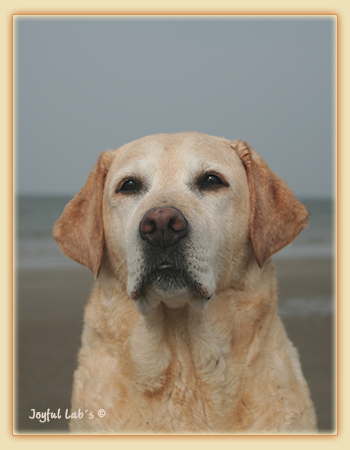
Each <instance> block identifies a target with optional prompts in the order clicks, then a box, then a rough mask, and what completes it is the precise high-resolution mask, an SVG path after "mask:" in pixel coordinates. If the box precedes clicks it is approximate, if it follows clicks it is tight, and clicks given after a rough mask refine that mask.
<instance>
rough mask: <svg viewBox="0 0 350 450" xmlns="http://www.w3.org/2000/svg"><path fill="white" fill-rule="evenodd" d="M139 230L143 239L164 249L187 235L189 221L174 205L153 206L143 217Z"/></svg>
mask: <svg viewBox="0 0 350 450" xmlns="http://www.w3.org/2000/svg"><path fill="white" fill-rule="evenodd" d="M139 231H140V236H141V238H142V239H144V240H145V241H147V242H148V243H149V244H151V245H155V246H157V247H161V248H162V249H163V250H164V249H165V248H167V247H169V245H173V244H176V243H177V242H178V241H180V240H181V239H183V238H184V237H186V236H187V234H188V223H187V220H186V219H185V217H184V215H183V214H182V213H181V212H180V211H179V210H178V209H176V208H173V207H172V206H170V207H164V208H152V209H150V210H149V211H147V212H146V214H145V215H144V216H143V217H142V220H141V222H140V226H139Z"/></svg>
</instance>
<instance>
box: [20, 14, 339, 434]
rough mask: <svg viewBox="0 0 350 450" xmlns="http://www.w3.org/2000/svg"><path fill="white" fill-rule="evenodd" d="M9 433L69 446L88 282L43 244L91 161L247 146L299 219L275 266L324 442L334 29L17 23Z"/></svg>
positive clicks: (273, 20) (330, 378) (271, 23)
mask: <svg viewBox="0 0 350 450" xmlns="http://www.w3.org/2000/svg"><path fill="white" fill-rule="evenodd" d="M13 31H14V59H13V62H14V98H15V102H14V144H15V174H14V178H15V249H14V255H15V272H14V273H15V280H14V288H15V301H14V317H15V324H14V329H15V346H14V361H15V368H14V388H15V389H14V390H15V393H14V394H15V398H14V408H13V409H14V426H15V431H16V432H18V433H45V432H57V431H60V432H67V430H68V427H67V421H66V420H65V419H64V417H62V418H61V419H60V420H51V421H50V422H46V423H40V422H39V421H37V420H31V419H30V418H29V417H30V416H31V415H32V410H35V411H41V412H44V411H47V409H48V408H50V411H53V412H57V410H58V409H60V410H61V414H62V415H63V416H64V412H65V410H66V409H69V407H70V397H71V386H72V377H73V372H74V369H75V367H76V364H77V363H76V359H77V353H78V350H79V347H80V335H81V331H82V325H83V312H84V305H85V303H86V302H87V299H88V297H89V293H90V291H91V286H92V282H93V277H92V275H91V274H90V272H89V271H88V270H87V269H86V268H83V267H81V266H79V265H78V264H76V263H74V262H72V261H70V260H69V259H68V258H66V257H65V256H63V255H62V254H61V253H60V250H59V249H58V247H57V246H56V244H55V243H54V241H53V238H52V235H51V232H52V226H53V224H54V222H55V221H56V220H57V219H58V218H59V216H60V214H61V212H62V210H63V208H64V206H65V205H66V203H67V202H68V201H69V200H70V199H71V198H72V197H73V196H74V195H75V194H76V193H77V192H78V190H79V189H80V188H81V186H82V185H83V184H84V182H85V180H86V178H87V175H88V173H89V172H90V170H91V169H92V167H93V165H94V164H95V163H96V161H97V158H98V154H99V153H100V152H103V151H105V150H108V149H109V148H110V149H114V148H118V147H119V146H121V145H123V144H125V143H127V142H130V141H132V140H135V139H138V138H140V137H143V136H146V135H149V134H155V133H176V132H181V131H198V132H202V133H206V134H211V135H214V136H223V137H225V138H227V139H242V140H245V141H247V142H248V143H249V145H250V146H251V147H252V148H254V149H256V150H257V151H258V152H259V153H260V155H261V156H262V157H263V158H264V160H265V161H266V162H267V164H268V165H269V166H270V168H271V169H272V170H273V171H274V172H275V173H276V174H277V175H278V176H280V177H281V178H283V179H284V180H285V181H286V182H287V184H288V185H289V186H290V188H291V189H292V190H293V192H294V194H295V196H296V197H297V198H298V199H300V200H301V201H302V202H303V203H304V204H305V205H306V206H307V208H308V210H309V213H310V224H309V227H308V228H307V229H305V230H304V231H303V232H302V233H301V234H300V236H298V238H297V239H296V240H295V241H294V242H293V243H292V244H290V245H289V246H288V247H287V248H286V249H283V250H282V251H281V252H279V253H278V254H277V255H275V256H274V257H273V259H274V261H275V264H276V267H277V275H278V280H279V290H280V295H279V312H280V315H281V318H282V320H283V322H284V324H285V327H286V329H287V333H288V335H289V337H290V339H291V340H292V341H293V343H294V344H295V346H296V347H297V349H298V351H299V354H300V359H301V364H302V368H303V371H304V375H305V378H306V380H307V382H308V384H309V387H310V391H311V396H312V398H313V401H314V403H315V407H316V412H317V417H318V425H319V429H320V431H321V432H324V433H331V432H333V431H334V430H335V429H336V428H335V427H336V420H335V417H334V413H335V410H336V404H335V399H336V396H335V386H334V382H335V378H336V372H335V368H336V362H335V353H336V352H335V344H336V342H335V339H336V324H335V315H336V295H335V291H334V290H335V275H334V274H335V266H334V264H335V261H336V253H335V225H334V223H335V222H334V220H335V201H336V195H335V188H334V185H335V162H336V142H335V137H336V133H335V130H336V128H335V124H336V122H335V99H336V97H335V92H336V91H335V81H336V76H335V73H336V72H335V69H336V47H335V45H336V31H337V22H336V17H335V16H327V15H322V16H305V17H303V16H300V17H297V16H275V17H272V16H266V17H265V16H261V17H250V16H244V17H243V16H221V17H211V16H202V17H200V16H197V17H195V16H183V17H175V16H169V17H152V16H150V17H146V18H140V17H118V16H108V17H107V16H106V17H95V16H91V17H83V16H79V17H58V16H57V17H56V16H52V17H45V16H41V17H38V16H23V15H22V16H21V15H18V16H16V17H15V18H14V29H13Z"/></svg>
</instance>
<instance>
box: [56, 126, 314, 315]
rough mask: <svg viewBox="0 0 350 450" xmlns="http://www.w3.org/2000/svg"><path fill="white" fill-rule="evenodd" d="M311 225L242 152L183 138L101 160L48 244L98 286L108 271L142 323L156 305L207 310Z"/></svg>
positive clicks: (283, 189) (240, 146) (219, 142)
mask: <svg viewBox="0 0 350 450" xmlns="http://www.w3.org/2000/svg"><path fill="white" fill-rule="evenodd" d="M307 220H308V213H307V211H306V209H305V207H304V206H303V205H302V204H300V203H299V202H298V201H297V200H296V199H295V198H294V196H293V194H292V192H291V191H290V189H289V188H288V187H287V185H286V184H285V183H284V182H283V181H282V180H281V179H280V178H278V177H277V176H276V175H275V174H274V173H273V172H272V171H271V170H270V169H269V167H268V166H267V165H266V164H265V162H264V161H263V160H262V159H261V158H260V157H259V156H258V155H257V154H256V153H255V152H254V151H252V150H250V149H249V147H248V146H247V144H245V143H243V142H239V141H228V140H225V139H222V138H216V137H212V136H207V135H202V134H199V133H180V134H174V135H155V136H149V137H146V138H143V139H140V140H138V141H134V142H132V143H130V144H127V145H125V146H123V147H121V148H119V149H117V150H114V151H108V152H105V153H103V154H102V155H101V156H100V159H99V161H98V163H97V165H96V166H95V168H94V170H93V171H92V172H91V174H90V175H89V177H88V179H87V181H86V183H85V185H84V186H83V188H82V189H81V190H80V192H79V193H78V194H77V195H76V196H75V197H74V198H73V200H71V202H70V203H69V204H68V205H67V206H66V208H65V210H64V211H63V214H62V216H61V218H60V219H59V220H58V221H57V223H56V225H55V228H54V237H55V239H56V240H57V242H58V244H59V245H60V247H61V249H62V251H63V252H64V253H65V254H66V255H68V256H69V257H70V258H72V259H74V260H75V261H77V262H79V263H81V264H83V265H85V266H86V267H88V268H89V269H90V270H91V271H92V272H93V274H94V275H95V277H97V276H98V275H99V272H100V269H101V266H103V267H106V268H107V267H108V270H109V271H112V273H113V276H114V277H116V278H118V279H119V281H120V282H121V283H122V284H124V286H125V289H126V290H127V293H128V295H129V297H130V298H132V299H133V300H134V301H135V302H136V305H137V307H138V309H139V310H140V311H141V312H143V313H146V312H147V311H148V310H149V308H154V307H155V306H156V305H158V303H159V302H160V301H163V302H164V303H166V304H167V305H168V306H170V307H179V306H182V305H183V304H184V303H185V302H190V303H191V304H192V305H193V306H195V307H199V308H201V307H203V306H204V305H205V304H206V302H207V300H208V299H210V297H211V296H212V295H214V294H215V292H216V291H217V290H219V289H222V288H224V287H228V286H232V285H234V283H235V280H236V281H237V280H238V278H239V277H241V276H242V274H243V273H244V268H245V267H246V266H247V264H248V261H249V260H250V258H251V256H252V255H254V257H255V259H256V261H257V264H258V265H259V266H260V267H263V265H264V263H265V262H266V260H267V259H268V258H269V257H270V256H271V255H273V254H274V253H275V252H277V251H278V250H280V249H281V248H283V247H284V246H285V245H287V244H288V243H289V242H291V241H292V240H293V239H294V238H295V237H296V236H297V235H298V234H299V232H300V231H301V230H302V229H303V228H304V227H305V225H306V224H307ZM106 270H107V269H106Z"/></svg>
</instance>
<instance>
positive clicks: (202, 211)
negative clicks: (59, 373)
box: [54, 133, 316, 433]
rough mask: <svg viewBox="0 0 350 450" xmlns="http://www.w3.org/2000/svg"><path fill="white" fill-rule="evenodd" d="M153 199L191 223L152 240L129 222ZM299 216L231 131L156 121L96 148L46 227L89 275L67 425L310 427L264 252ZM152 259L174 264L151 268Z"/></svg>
mask: <svg viewBox="0 0 350 450" xmlns="http://www.w3.org/2000/svg"><path fill="white" fill-rule="evenodd" d="M205 174H207V175H210V174H213V175H215V176H217V177H219V180H221V182H222V183H220V182H219V184H217V183H216V182H214V186H212V185H211V184H210V183H209V185H208V184H206V182H204V184H203V179H206V178H205V177H206V175H205ZM203 176H204V178H203ZM127 180H133V181H134V182H136V184H137V189H135V190H131V191H130V190H127V189H125V188H124V186H125V185H124V183H125V182H126V181H127ZM211 181H212V178H211ZM214 181H215V180H214ZM156 207H158V208H165V209H166V208H168V207H171V208H176V209H177V210H179V211H181V213H182V215H183V217H184V218H185V220H186V221H187V223H188V228H189V231H188V235H187V236H186V237H185V238H183V239H181V240H180V241H179V242H178V243H175V244H173V245H170V246H169V247H167V248H166V249H164V250H162V249H160V248H157V249H155V248H154V246H152V245H150V244H149V242H146V241H145V240H144V239H142V238H141V236H140V231H139V227H140V222H141V220H142V218H143V217H144V215H145V214H147V212H148V211H150V210H152V208H156ZM307 220H308V214H307V211H306V209H305V208H304V206H303V205H301V204H300V203H299V202H298V201H297V200H296V199H295V198H294V196H293V194H292V192H291V191H290V190H289V188H288V187H287V186H286V184H285V183H284V182H283V181H282V180H281V179H280V178H278V177H277V176H276V175H275V174H274V173H273V172H272V171H271V170H270V169H269V168H268V166H267V165H266V164H265V163H264V161H263V160H262V159H261V158H260V157H259V156H258V155H257V154H256V153H255V152H254V151H253V150H251V149H249V147H248V146H247V145H246V144H245V143H243V142H239V141H228V140H226V139H222V138H217V137H212V136H207V135H203V134H199V133H180V134H174V135H155V136H149V137H146V138H143V139H140V140H138V141H135V142H132V143H130V144H128V145H125V146H123V147H121V148H119V149H117V150H114V151H109V152H106V153H104V154H102V155H101V157H100V159H99V162H98V164H97V165H96V167H95V168H94V170H93V172H91V174H90V176H89V178H88V180H87V182H86V184H85V185H84V187H83V188H82V189H81V191H80V192H79V193H78V194H77V196H76V197H75V198H74V199H73V200H72V201H71V202H70V203H69V204H68V205H67V207H66V209H65V210H64V212H63V214H62V217H61V218H60V219H59V221H58V222H57V224H56V225H55V229H54V236H55V238H56V240H57V242H58V243H59V245H60V246H61V248H62V250H63V251H64V252H65V253H66V254H67V255H68V256H69V257H71V258H73V259H74V260H76V261H78V262H80V263H81V264H84V265H85V266H87V267H88V268H89V269H90V270H92V272H93V273H94V275H95V277H96V278H97V279H96V281H95V285H94V288H93V292H92V294H91V297H90V299H89V302H88V304H87V306H86V309H85V324H84V331H83V336H82V347H81V350H80V353H79V366H78V369H77V370H76V372H75V375H74V386H73V399H72V411H71V412H72V413H74V412H75V413H78V411H79V410H80V411H81V412H82V413H84V416H83V417H82V418H76V419H75V418H74V419H72V420H71V422H70V427H71V431H72V432H76V433H81V432H83V433H91V432H94V433H106V432H107V433H130V432H131V433H188V432H189V433H271V432H283V433H286V432H287V433H305V432H315V431H316V419H315V412H314V408H313V404H312V402H311V400H310V395H309V391H308V387H307V384H306V382H305V380H304V378H303V375H302V372H301V368H300V363H299V359H298V355H297V352H296V350H295V348H294V347H293V345H292V344H291V342H290V341H289V340H288V338H287V336H286V334H285V331H284V328H283V325H282V323H281V321H280V319H279V317H278V314H277V289H276V282H275V270H274V267H273V264H272V262H271V259H270V256H271V255H272V254H274V253H275V252H276V251H278V250H280V249H281V248H282V247H284V246H285V245H287V244H288V243H289V242H290V241H292V240H293V239H294V238H295V237H296V236H297V235H298V234H299V232H300V231H301V230H302V228H304V226H305V225H306V223H307ZM152 252H153V253H152ZM157 258H158V259H157ZM158 260H159V264H162V263H164V261H166V263H171V264H174V267H175V266H176V270H179V267H180V268H181V270H183V271H184V273H185V274H182V275H179V276H178V277H177V276H176V277H175V278H174V277H173V275H172V274H168V275H164V273H165V272H164V271H159V272H158V271H157V270H156V275H155V274H153V273H151V274H150V273H149V272H148V271H149V270H150V269H149V267H156V265H157V261H158ZM174 261H175V262H174ZM152 264H153V266H152ZM152 270H153V269H152ZM171 270H173V269H172V268H171V269H170V272H171ZM174 270H175V269H174ZM176 270H175V271H176ZM174 280H175V281H174ZM178 280H180V281H178ZM101 409H103V410H104V411H105V413H106V414H105V416H104V417H99V415H98V411H99V410H101ZM91 412H92V413H93V416H94V417H93V418H90V417H91V414H89V413H91Z"/></svg>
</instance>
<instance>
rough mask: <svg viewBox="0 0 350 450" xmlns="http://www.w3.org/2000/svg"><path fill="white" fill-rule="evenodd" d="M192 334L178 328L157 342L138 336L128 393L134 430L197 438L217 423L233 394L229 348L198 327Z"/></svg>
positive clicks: (144, 336)
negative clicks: (186, 433) (187, 434)
mask: <svg viewBox="0 0 350 450" xmlns="http://www.w3.org/2000/svg"><path fill="white" fill-rule="evenodd" d="M192 331H195V333H189V332H188V330H184V329H181V327H179V328H177V329H174V330H172V332H171V333H168V334H167V336H166V339H164V336H163V339H161V340H159V341H158V342H157V341H156V340H155V336H152V335H147V336H148V338H149V340H147V338H146V335H143V336H142V340H137V341H136V342H137V349H136V346H135V345H136V342H134V346H133V348H132V349H131V352H132V355H133V361H134V364H133V374H132V382H131V383H130V386H129V388H128V393H129V395H130V400H131V402H132V403H133V405H134V408H133V410H134V411H133V413H132V416H133V418H131V417H128V420H132V421H133V422H134V426H136V427H137V428H139V429H146V428H148V429H149V430H151V431H154V432H156V431H157V430H158V429H159V430H163V431H164V430H167V431H169V432H171V431H175V430H176V431H181V430H184V431H185V430H187V431H188V430H190V431H196V432H200V431H205V430H209V429H212V428H213V426H214V423H215V424H216V422H217V421H219V420H220V417H222V411H223V410H224V409H225V407H226V406H225V405H226V401H227V398H228V394H229V391H230V390H232V389H233V386H232V383H230V382H229V377H228V376H227V375H228V374H227V354H228V348H227V347H228V345H227V344H226V345H225V343H223V342H219V341H218V340H217V339H216V337H215V335H214V334H213V333H212V332H208V328H207V327H206V328H205V332H204V329H203V330H202V329H201V324H197V325H196V330H192ZM141 334H142V333H141ZM146 355H147V356H146ZM231 394H232V393H231ZM138 421H139V422H138ZM137 422H138V423H137ZM215 428H217V424H216V426H215Z"/></svg>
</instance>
